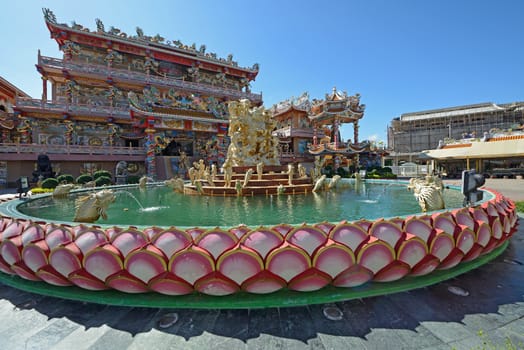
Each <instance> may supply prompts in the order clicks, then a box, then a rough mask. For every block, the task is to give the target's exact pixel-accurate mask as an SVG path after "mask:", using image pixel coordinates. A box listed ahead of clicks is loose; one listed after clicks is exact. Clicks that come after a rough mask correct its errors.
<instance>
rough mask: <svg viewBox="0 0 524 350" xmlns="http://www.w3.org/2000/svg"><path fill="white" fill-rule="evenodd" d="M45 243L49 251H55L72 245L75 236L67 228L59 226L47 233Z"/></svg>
mask: <svg viewBox="0 0 524 350" xmlns="http://www.w3.org/2000/svg"><path fill="white" fill-rule="evenodd" d="M45 241H46V243H47V245H48V246H49V249H54V248H56V247H58V246H61V245H66V244H69V243H71V242H72V241H73V234H72V233H71V231H70V230H69V229H68V228H67V227H65V226H57V227H54V228H53V229H51V230H50V231H49V232H47V234H46V236H45Z"/></svg>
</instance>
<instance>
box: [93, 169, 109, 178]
mask: <svg viewBox="0 0 524 350" xmlns="http://www.w3.org/2000/svg"><path fill="white" fill-rule="evenodd" d="M102 176H105V177H108V178H109V179H110V180H111V178H112V177H113V176H112V175H111V173H110V172H109V171H107V170H98V171H97V172H95V173H94V174H93V179H95V180H96V179H98V178H99V177H102Z"/></svg>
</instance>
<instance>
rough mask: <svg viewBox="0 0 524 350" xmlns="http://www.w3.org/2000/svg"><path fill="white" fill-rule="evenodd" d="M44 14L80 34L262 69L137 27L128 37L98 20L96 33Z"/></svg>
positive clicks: (50, 19) (49, 21) (45, 15)
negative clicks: (149, 33) (147, 33)
mask: <svg viewBox="0 0 524 350" xmlns="http://www.w3.org/2000/svg"><path fill="white" fill-rule="evenodd" d="M42 11H43V13H44V19H45V21H46V22H48V23H51V24H53V25H56V26H61V27H66V28H68V29H70V30H74V31H78V32H84V33H89V34H97V35H102V36H105V37H113V38H116V39H119V40H128V41H134V42H136V43H138V44H142V45H144V44H145V45H148V46H153V47H157V48H160V49H167V50H171V51H175V52H179V53H183V54H190V55H193V56H195V57H197V58H201V59H205V60H209V61H211V62H215V63H219V64H223V65H226V66H230V67H233V68H236V69H244V70H249V71H251V72H258V71H259V69H260V65H259V64H258V63H255V64H253V66H252V67H239V66H238V62H237V61H233V54H229V55H228V56H227V59H224V58H220V57H217V54H216V53H213V52H206V45H200V48H199V49H198V50H197V48H196V44H195V43H193V44H192V45H191V46H189V45H185V44H183V43H182V42H181V41H180V40H178V39H177V40H173V41H171V40H167V41H166V40H165V38H164V37H162V36H160V34H156V35H155V36H147V35H144V32H143V31H142V29H141V28H140V27H136V32H137V35H127V33H125V32H122V31H121V30H120V29H118V28H116V27H113V26H111V27H110V29H109V30H108V31H106V30H105V27H104V24H103V22H102V21H101V20H100V19H99V18H97V19H96V20H95V21H96V26H97V30H96V31H90V30H89V28H86V27H84V26H82V25H80V24H77V23H76V22H75V21H73V22H72V23H71V26H69V25H68V24H67V23H58V22H57V20H56V16H55V14H54V13H53V11H51V10H50V9H48V8H43V9H42Z"/></svg>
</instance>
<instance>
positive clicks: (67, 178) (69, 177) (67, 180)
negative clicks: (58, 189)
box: [56, 174, 75, 184]
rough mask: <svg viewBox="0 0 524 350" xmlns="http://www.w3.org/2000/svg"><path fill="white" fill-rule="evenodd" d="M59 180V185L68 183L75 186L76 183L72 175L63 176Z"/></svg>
mask: <svg viewBox="0 0 524 350" xmlns="http://www.w3.org/2000/svg"><path fill="white" fill-rule="evenodd" d="M56 179H57V180H58V183H60V184H61V183H64V182H65V183H68V184H73V183H75V178H74V177H73V175H70V174H63V175H60V176H59V177H57V178H56Z"/></svg>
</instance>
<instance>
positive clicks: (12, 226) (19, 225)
mask: <svg viewBox="0 0 524 350" xmlns="http://www.w3.org/2000/svg"><path fill="white" fill-rule="evenodd" d="M26 226H27V222H25V221H24V222H21V221H13V222H11V223H9V224H8V225H7V226H6V228H5V229H4V230H3V231H2V240H3V241H5V240H7V239H8V238H11V237H16V236H19V235H21V234H22V232H23V231H24V229H25V227H26Z"/></svg>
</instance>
